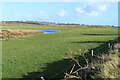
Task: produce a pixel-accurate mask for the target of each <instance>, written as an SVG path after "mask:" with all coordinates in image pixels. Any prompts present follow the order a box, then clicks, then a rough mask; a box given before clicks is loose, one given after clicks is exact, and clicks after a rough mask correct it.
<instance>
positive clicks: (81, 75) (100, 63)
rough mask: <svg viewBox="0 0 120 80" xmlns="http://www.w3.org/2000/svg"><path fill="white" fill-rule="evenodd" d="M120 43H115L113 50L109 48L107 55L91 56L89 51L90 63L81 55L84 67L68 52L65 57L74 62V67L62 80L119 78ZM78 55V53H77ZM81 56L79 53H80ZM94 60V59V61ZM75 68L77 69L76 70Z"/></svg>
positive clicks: (111, 79)
mask: <svg viewBox="0 0 120 80" xmlns="http://www.w3.org/2000/svg"><path fill="white" fill-rule="evenodd" d="M119 50H120V43H116V44H115V45H114V46H113V49H112V48H111V46H110V50H109V53H108V54H100V55H99V56H93V55H94V53H93V51H91V52H92V53H91V56H92V57H91V58H92V59H93V60H92V61H90V60H89V59H88V58H87V57H85V55H84V54H85V53H86V52H85V53H83V55H82V57H83V58H84V61H85V65H84V66H83V65H82V64H83V63H80V61H79V60H80V59H79V58H77V57H73V55H75V53H74V52H72V51H70V50H69V51H68V52H67V55H68V57H69V58H71V59H72V60H73V62H74V65H73V67H72V69H71V70H70V72H69V73H65V77H64V79H63V80H84V79H85V80H88V79H95V80H97V79H100V80H101V79H102V80H113V79H115V80H117V79H119V78H120V76H119V74H120V71H119V66H120V65H119V56H120V51H119ZM79 53H80V52H79ZM80 54H81V53H80ZM95 57H96V58H95ZM94 58H95V59H94ZM76 67H77V68H76Z"/></svg>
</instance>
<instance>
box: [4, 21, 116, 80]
mask: <svg viewBox="0 0 120 80" xmlns="http://www.w3.org/2000/svg"><path fill="white" fill-rule="evenodd" d="M2 26H3V28H4V29H35V30H42V29H43V30H60V31H61V32H59V33H52V34H40V35H36V36H33V37H27V38H24V39H27V40H17V39H15V40H8V41H2V65H3V67H2V70H3V71H2V72H3V73H2V74H3V78H22V75H24V74H27V73H28V72H36V71H38V70H39V72H42V71H44V69H43V68H42V67H44V66H46V65H47V63H52V62H57V61H59V60H63V59H66V58H67V57H66V55H65V53H66V52H67V48H68V47H69V48H70V49H71V50H72V51H78V50H79V49H82V50H83V51H84V50H86V49H91V48H95V47H97V46H99V45H101V44H103V43H104V42H105V41H109V40H113V39H115V38H117V35H114V34H118V29H117V28H90V27H87V26H74V27H67V26H66V27H60V26H46V25H33V24H22V23H21V24H15V23H14V24H2ZM84 34H90V35H84ZM91 34H96V35H91ZM87 41H88V42H87ZM59 65H60V64H59ZM58 69H59V67H58Z"/></svg>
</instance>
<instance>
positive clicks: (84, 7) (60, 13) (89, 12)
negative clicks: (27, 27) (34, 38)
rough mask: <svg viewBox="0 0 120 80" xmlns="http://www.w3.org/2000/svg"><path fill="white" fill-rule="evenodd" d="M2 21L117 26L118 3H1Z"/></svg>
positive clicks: (0, 16)
mask: <svg viewBox="0 0 120 80" xmlns="http://www.w3.org/2000/svg"><path fill="white" fill-rule="evenodd" d="M1 5H2V6H1V8H2V11H1V13H2V14H1V15H0V18H1V19H2V20H9V21H11V20H34V21H47V22H56V23H59V22H60V23H62V22H63V23H78V24H89V25H91V24H92V25H114V26H117V25H118V2H69V1H68V2H2V3H1Z"/></svg>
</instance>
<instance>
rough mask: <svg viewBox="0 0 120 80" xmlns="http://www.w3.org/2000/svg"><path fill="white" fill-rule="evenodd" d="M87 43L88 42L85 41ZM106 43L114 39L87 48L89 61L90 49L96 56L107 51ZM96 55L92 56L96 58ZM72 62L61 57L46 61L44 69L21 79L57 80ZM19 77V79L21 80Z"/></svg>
mask: <svg viewBox="0 0 120 80" xmlns="http://www.w3.org/2000/svg"><path fill="white" fill-rule="evenodd" d="M86 43H88V42H86ZM108 43H110V44H111V45H112V44H114V43H116V40H111V41H108V42H103V44H101V45H100V46H98V47H96V48H94V49H89V52H87V53H86V54H85V56H86V57H87V58H88V59H89V61H91V60H92V59H93V58H92V56H91V50H94V55H95V56H98V55H100V54H101V53H106V54H107V53H108V50H109V47H108ZM78 57H79V59H80V60H79V61H80V63H82V64H85V63H84V59H83V58H82V57H81V56H78ZM96 58H97V57H94V59H96ZM73 64H74V62H72V61H71V60H70V59H63V60H60V61H57V62H53V63H48V64H47V66H46V67H44V68H43V70H44V71H42V72H40V71H39V70H38V71H37V72H30V73H28V75H23V78H22V79H25V80H36V78H39V80H40V77H42V76H43V77H44V78H45V80H59V79H62V78H63V77H64V73H66V72H69V71H70V70H71V68H72V66H73ZM22 79H20V80H22Z"/></svg>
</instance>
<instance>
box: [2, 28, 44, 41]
mask: <svg viewBox="0 0 120 80" xmlns="http://www.w3.org/2000/svg"><path fill="white" fill-rule="evenodd" d="M40 33H43V31H38V30H26V29H0V39H1V40H8V39H19V38H23V37H29V36H34V35H37V34H40Z"/></svg>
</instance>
